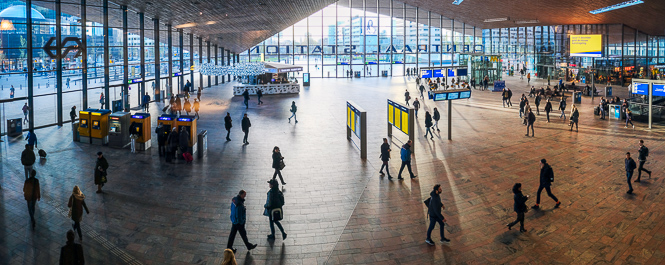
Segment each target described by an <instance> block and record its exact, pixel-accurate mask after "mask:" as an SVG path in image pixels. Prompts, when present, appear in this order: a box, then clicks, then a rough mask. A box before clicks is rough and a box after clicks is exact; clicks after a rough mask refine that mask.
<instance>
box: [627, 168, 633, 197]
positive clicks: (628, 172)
mask: <svg viewBox="0 0 665 265" xmlns="http://www.w3.org/2000/svg"><path fill="white" fill-rule="evenodd" d="M632 178H633V171H626V180H627V181H628V191H630V192H632V191H633V184H632V183H630V180H631V179H632Z"/></svg>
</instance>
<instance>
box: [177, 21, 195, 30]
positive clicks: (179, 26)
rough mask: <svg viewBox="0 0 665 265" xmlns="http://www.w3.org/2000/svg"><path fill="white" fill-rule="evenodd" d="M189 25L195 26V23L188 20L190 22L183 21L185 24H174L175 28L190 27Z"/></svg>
mask: <svg viewBox="0 0 665 265" xmlns="http://www.w3.org/2000/svg"><path fill="white" fill-rule="evenodd" d="M191 27H196V23H194V22H190V23H185V24H180V25H177V26H175V28H177V29H184V28H191Z"/></svg>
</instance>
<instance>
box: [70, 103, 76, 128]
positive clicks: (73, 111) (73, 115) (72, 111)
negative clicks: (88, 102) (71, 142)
mask: <svg viewBox="0 0 665 265" xmlns="http://www.w3.org/2000/svg"><path fill="white" fill-rule="evenodd" d="M69 118H70V119H72V124H74V122H75V121H76V106H72V110H71V111H69Z"/></svg>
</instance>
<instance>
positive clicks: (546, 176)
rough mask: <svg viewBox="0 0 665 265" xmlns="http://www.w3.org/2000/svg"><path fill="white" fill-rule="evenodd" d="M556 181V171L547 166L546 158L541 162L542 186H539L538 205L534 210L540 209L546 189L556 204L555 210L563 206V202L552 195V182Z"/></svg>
mask: <svg viewBox="0 0 665 265" xmlns="http://www.w3.org/2000/svg"><path fill="white" fill-rule="evenodd" d="M553 181H554V171H553V170H552V167H551V166H550V165H549V164H547V160H545V158H543V159H541V160H540V186H538V195H537V196H536V205H534V206H533V207H531V208H533V209H538V208H540V193H541V192H542V191H543V189H545V191H547V195H548V196H550V198H552V199H553V200H554V201H555V202H556V205H554V208H559V206H560V205H561V202H560V201H559V199H557V198H556V196H554V194H552V189H551V186H552V182H553Z"/></svg>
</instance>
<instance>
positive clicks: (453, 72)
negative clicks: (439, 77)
mask: <svg viewBox="0 0 665 265" xmlns="http://www.w3.org/2000/svg"><path fill="white" fill-rule="evenodd" d="M454 76H455V70H453V69H448V77H454Z"/></svg>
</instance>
